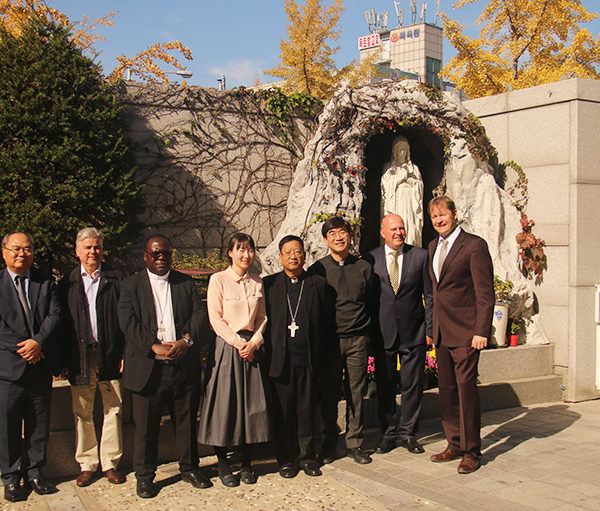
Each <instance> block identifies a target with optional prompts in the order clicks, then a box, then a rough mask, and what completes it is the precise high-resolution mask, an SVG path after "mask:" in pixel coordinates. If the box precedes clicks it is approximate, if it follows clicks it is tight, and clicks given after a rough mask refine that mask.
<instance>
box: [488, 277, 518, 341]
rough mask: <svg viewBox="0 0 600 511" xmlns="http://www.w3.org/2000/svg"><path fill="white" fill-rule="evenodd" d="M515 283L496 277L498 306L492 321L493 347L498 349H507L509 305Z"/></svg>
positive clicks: (495, 307) (495, 285)
mask: <svg viewBox="0 0 600 511" xmlns="http://www.w3.org/2000/svg"><path fill="white" fill-rule="evenodd" d="M513 286H514V285H513V283H512V282H511V281H510V280H509V279H506V280H502V279H501V278H500V277H498V275H494V292H495V294H496V305H495V306H494V318H493V321H492V339H491V344H492V346H496V347H498V348H505V347H506V328H507V327H508V305H509V302H510V295H511V292H512V289H513Z"/></svg>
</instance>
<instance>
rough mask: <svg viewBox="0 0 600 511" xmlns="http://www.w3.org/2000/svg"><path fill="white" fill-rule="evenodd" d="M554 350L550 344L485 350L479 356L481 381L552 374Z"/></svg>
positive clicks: (507, 379) (487, 381)
mask: <svg viewBox="0 0 600 511" xmlns="http://www.w3.org/2000/svg"><path fill="white" fill-rule="evenodd" d="M553 351H554V347H553V346H552V345H549V344H548V345H545V346H529V345H524V346H512V347H508V348H503V349H496V350H483V351H482V352H481V356H480V358H479V381H480V383H489V382H494V381H509V380H514V379H519V378H529V377H534V376H545V375H549V374H552V373H553V370H554V367H553V361H554V358H553ZM546 401H547V399H546Z"/></svg>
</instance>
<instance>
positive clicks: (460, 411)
mask: <svg viewBox="0 0 600 511" xmlns="http://www.w3.org/2000/svg"><path fill="white" fill-rule="evenodd" d="M429 215H430V216H431V222H432V223H433V227H434V229H435V230H436V231H437V232H438V233H439V235H440V236H439V238H438V239H435V240H433V241H432V242H431V243H430V244H429V261H430V263H429V272H430V274H431V280H432V282H433V304H434V305H433V340H434V342H435V343H436V346H437V362H438V381H439V387H440V412H441V416H442V425H443V427H444V433H445V435H446V440H447V441H448V446H447V447H446V449H444V451H442V452H441V453H438V454H434V455H432V456H431V461H435V462H443V461H450V460H453V459H457V458H462V460H461V462H460V464H459V465H458V472H459V473H460V474H469V473H471V472H474V471H475V470H477V469H478V468H479V464H480V461H479V460H480V457H481V450H480V449H481V437H480V428H481V413H480V409H479V394H478V392H477V364H478V362H479V353H480V351H481V350H482V349H483V348H485V347H486V346H487V341H488V339H489V336H490V333H491V328H492V316H493V313H494V301H495V297H494V278H493V274H494V271H493V266H492V258H491V257H490V253H489V251H488V248H487V244H486V242H485V241H484V240H483V239H482V238H480V237H479V236H475V235H473V234H469V233H467V232H465V231H463V230H462V229H461V228H460V227H459V226H458V215H457V212H456V206H455V205H454V202H453V201H452V199H450V198H449V197H446V196H440V197H435V198H433V199H432V200H431V201H430V203H429Z"/></svg>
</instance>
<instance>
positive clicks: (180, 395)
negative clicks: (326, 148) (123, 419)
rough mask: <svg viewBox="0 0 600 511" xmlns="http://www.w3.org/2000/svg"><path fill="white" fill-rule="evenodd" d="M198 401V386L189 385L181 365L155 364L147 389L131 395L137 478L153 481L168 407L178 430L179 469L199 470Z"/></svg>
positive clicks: (183, 470) (176, 431)
mask: <svg viewBox="0 0 600 511" xmlns="http://www.w3.org/2000/svg"><path fill="white" fill-rule="evenodd" d="M199 401H200V386H199V384H197V383H194V384H189V383H187V382H186V381H185V375H184V373H183V371H182V369H181V367H180V366H179V364H170V365H165V364H162V363H161V362H159V361H156V362H155V363H154V369H153V371H152V375H151V376H150V380H149V381H148V384H147V385H146V387H145V388H144V390H143V391H142V392H139V393H138V392H132V393H131V405H132V410H133V420H134V422H135V440H134V445H133V468H134V470H135V477H136V478H137V479H139V480H152V479H154V475H155V473H156V467H157V466H158V446H159V428H160V420H161V417H162V414H163V409H164V407H165V405H167V406H168V408H169V412H170V414H171V421H172V423H173V425H174V427H175V437H176V441H177V449H178V451H179V470H180V471H181V472H182V473H183V472H189V471H191V470H195V469H197V468H198V444H197V442H196V417H197V415H198V405H199Z"/></svg>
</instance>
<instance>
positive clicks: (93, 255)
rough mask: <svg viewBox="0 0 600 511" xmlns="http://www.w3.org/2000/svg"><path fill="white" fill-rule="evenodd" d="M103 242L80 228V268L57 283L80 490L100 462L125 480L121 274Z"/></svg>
mask: <svg viewBox="0 0 600 511" xmlns="http://www.w3.org/2000/svg"><path fill="white" fill-rule="evenodd" d="M102 243H103V235H102V232H100V231H99V230H97V229H95V228H93V227H86V228H84V229H81V230H80V231H79V232H78V233H77V237H76V239H75V253H76V254H77V257H78V259H79V261H80V264H78V265H77V267H76V268H74V269H73V270H72V271H71V272H70V273H69V274H68V275H65V276H64V278H63V279H62V280H61V281H60V284H59V291H60V294H61V298H62V301H63V304H64V305H65V319H64V322H63V328H62V335H63V339H64V350H63V356H64V363H65V365H66V368H67V372H68V377H69V382H70V383H71V398H72V405H73V414H74V416H75V427H76V431H77V447H76V450H75V460H76V461H77V463H79V465H80V467H81V472H80V473H79V475H78V476H77V479H76V484H77V486H88V485H89V484H91V483H92V481H93V479H94V476H95V473H96V470H97V469H98V465H99V464H100V465H101V467H102V471H103V472H104V475H105V476H106V478H107V479H108V482H109V483H112V484H121V483H124V482H125V477H124V476H123V474H122V473H121V472H120V471H119V470H118V464H119V461H120V459H121V456H122V454H123V441H122V436H121V406H122V402H123V401H122V398H121V381H120V379H121V363H122V360H123V346H124V344H125V339H124V337H123V333H122V332H121V329H120V328H119V320H118V318H117V303H118V301H119V292H120V289H121V281H122V280H123V274H122V272H120V271H118V270H114V269H112V268H110V267H109V266H107V265H106V264H105V263H103V262H102V254H103V248H102ZM96 391H98V392H99V393H100V397H101V399H102V408H103V410H104V418H103V421H102V441H101V443H100V449H98V440H97V438H96V428H95V426H94V402H95V398H96ZM98 450H99V451H100V452H98Z"/></svg>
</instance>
